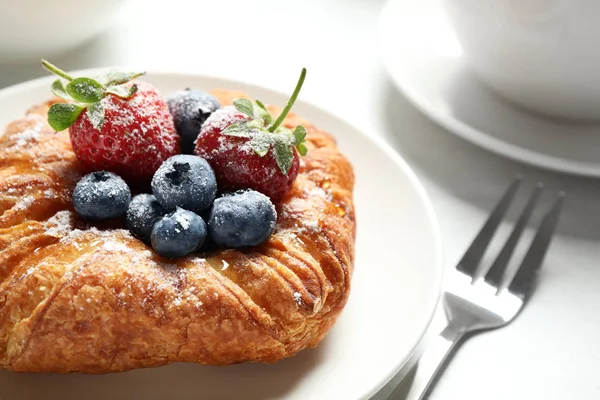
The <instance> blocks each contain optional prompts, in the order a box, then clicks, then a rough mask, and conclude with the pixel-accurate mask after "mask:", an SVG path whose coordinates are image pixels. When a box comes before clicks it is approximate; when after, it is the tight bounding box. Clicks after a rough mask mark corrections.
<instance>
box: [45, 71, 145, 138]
mask: <svg viewBox="0 0 600 400" xmlns="http://www.w3.org/2000/svg"><path fill="white" fill-rule="evenodd" d="M42 66H43V67H44V68H45V69H47V70H48V71H50V72H52V73H53V74H55V75H57V76H58V77H59V79H57V80H55V81H54V82H52V86H51V90H52V93H54V95H55V96H57V97H60V98H62V99H64V100H67V101H69V102H70V103H58V104H53V105H52V106H51V107H50V110H48V124H50V126H51V127H52V128H53V129H54V130H56V131H62V130H65V129H67V128H68V127H70V126H71V125H72V124H73V123H74V122H75V121H76V120H77V118H78V117H79V115H80V114H81V113H82V112H83V111H84V110H86V112H87V115H88V117H89V119H90V122H91V123H92V126H93V127H94V128H96V129H100V128H102V125H103V124H104V107H103V106H102V99H103V98H104V97H105V96H106V95H108V94H114V95H116V96H119V97H121V98H123V99H128V98H130V97H131V96H133V95H134V94H135V93H136V92H137V90H138V87H137V85H136V84H133V85H131V86H122V85H123V84H124V83H128V82H130V81H131V80H132V79H135V78H137V77H139V76H142V75H144V74H145V72H119V71H112V72H109V73H107V74H106V75H103V76H100V77H97V78H96V79H92V78H86V77H78V78H74V77H72V76H70V75H69V74H67V73H66V72H65V71H63V70H61V69H60V68H58V67H57V66H56V65H53V64H51V63H49V62H48V61H46V60H42ZM60 78H62V79H64V80H66V81H67V82H68V83H67V85H66V86H65V85H64V84H63V82H62V81H61V80H60Z"/></svg>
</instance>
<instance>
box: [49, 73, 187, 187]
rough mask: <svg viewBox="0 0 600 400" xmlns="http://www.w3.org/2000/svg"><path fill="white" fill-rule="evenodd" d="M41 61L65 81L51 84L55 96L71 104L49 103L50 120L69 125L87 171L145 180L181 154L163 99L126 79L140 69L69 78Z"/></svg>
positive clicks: (150, 88)
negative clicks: (102, 171) (129, 71)
mask: <svg viewBox="0 0 600 400" xmlns="http://www.w3.org/2000/svg"><path fill="white" fill-rule="evenodd" d="M42 64H43V66H44V67H45V68H46V69H48V70H49V71H51V72H53V73H54V74H56V75H58V76H60V77H61V78H64V79H66V80H67V81H68V83H67V85H66V86H63V83H62V81H61V80H60V79H57V80H56V81H54V83H53V84H52V91H53V92H54V94H55V95H57V96H59V97H61V98H63V99H65V100H68V101H69V102H68V103H58V104H54V105H53V106H52V107H50V110H49V111H48V123H49V124H50V126H52V127H53V128H54V129H56V130H57V131H61V130H64V129H67V128H69V134H70V136H71V144H72V145H73V151H74V152H75V155H76V156H77V158H78V159H79V160H80V161H81V162H82V163H83V164H84V165H86V166H87V167H88V168H90V170H95V171H97V170H107V171H112V172H115V173H117V174H118V175H120V176H122V177H124V178H129V179H134V180H140V181H149V180H150V179H151V178H152V176H153V174H154V172H155V171H156V170H157V169H158V167H160V165H161V164H162V163H163V161H165V160H166V159H167V158H169V157H171V156H173V155H175V154H178V153H179V136H178V135H177V133H176V131H175V125H174V123H173V118H172V117H171V115H170V114H169V108H168V106H167V104H166V102H165V101H164V100H163V98H162V97H161V96H160V94H159V93H158V91H157V90H156V89H155V88H154V87H153V86H151V85H149V84H147V83H144V82H138V83H132V82H130V81H131V80H132V79H134V78H136V77H138V76H140V75H142V74H143V73H120V72H112V73H109V74H107V75H106V76H103V77H100V78H97V79H91V78H85V77H80V78H73V77H71V76H69V75H68V74H66V73H65V72H64V71H62V70H60V69H59V68H57V67H56V66H54V65H52V64H50V63H48V62H47V61H42Z"/></svg>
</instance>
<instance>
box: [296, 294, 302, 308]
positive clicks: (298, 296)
mask: <svg viewBox="0 0 600 400" xmlns="http://www.w3.org/2000/svg"><path fill="white" fill-rule="evenodd" d="M294 301H295V302H296V304H298V305H301V304H302V295H301V294H300V293H298V292H294Z"/></svg>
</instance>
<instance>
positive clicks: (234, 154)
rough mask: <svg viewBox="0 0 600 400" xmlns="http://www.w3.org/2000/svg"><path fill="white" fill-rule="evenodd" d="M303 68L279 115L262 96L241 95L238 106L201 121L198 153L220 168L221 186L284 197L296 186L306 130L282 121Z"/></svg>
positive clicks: (288, 108) (222, 110)
mask: <svg viewBox="0 0 600 400" xmlns="http://www.w3.org/2000/svg"><path fill="white" fill-rule="evenodd" d="M305 76H306V70H305V69H303V70H302V74H301V75H300V79H299V80H298V83H297V85H296V88H295V90H294V93H293V94H292V96H291V97H290V100H289V101H288V103H287V105H286V107H285V108H284V109H283V111H282V112H281V114H280V115H279V117H277V119H274V118H273V116H272V115H271V114H270V113H269V111H268V110H267V108H266V107H265V106H264V104H263V103H261V102H260V101H258V100H257V101H256V102H254V103H253V102H251V101H250V100H247V99H237V100H235V101H234V102H233V104H234V105H233V106H228V107H225V108H223V109H221V110H218V111H216V112H214V113H213V114H212V115H211V116H210V117H209V118H208V119H207V120H206V122H205V123H204V125H203V126H202V130H201V131H200V135H199V136H198V139H197V140H196V149H195V154H196V155H199V156H201V157H204V158H205V159H206V160H207V161H208V162H209V163H210V165H211V166H212V167H213V169H214V171H215V175H216V176H217V181H218V182H219V188H220V189H225V190H237V189H246V188H251V189H255V190H258V191H259V192H262V193H264V194H265V195H267V196H269V197H270V198H271V200H272V201H273V202H275V203H277V202H279V201H281V200H282V199H283V197H284V196H285V195H286V193H287V192H288V191H289V190H290V188H291V187H292V184H293V183H294V180H295V179H296V176H297V175H298V169H299V156H298V154H300V155H305V154H306V151H307V149H306V146H305V145H304V138H305V136H306V129H305V128H304V127H302V126H297V127H296V128H295V129H294V130H293V131H292V130H290V129H287V128H285V127H283V126H282V125H281V124H282V122H283V120H284V119H285V117H286V116H287V114H288V113H289V111H290V109H291V108H292V106H293V105H294V102H295V101H296V98H297V97H298V93H299V92H300V89H301V87H302V84H303V82H304V78H305Z"/></svg>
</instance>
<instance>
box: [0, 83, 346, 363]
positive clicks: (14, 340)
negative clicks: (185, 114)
mask: <svg viewBox="0 0 600 400" xmlns="http://www.w3.org/2000/svg"><path fill="white" fill-rule="evenodd" d="M213 94H215V95H216V96H217V98H218V99H219V100H220V102H221V104H223V105H227V104H231V103H232V100H233V99H234V98H239V97H247V96H246V95H245V94H244V93H241V92H235V91H224V90H217V91H213ZM50 104H52V102H51V101H50V102H47V103H44V104H41V105H39V106H35V107H33V108H32V109H31V110H29V112H28V113H27V115H26V116H25V117H24V118H22V119H20V120H17V121H15V122H13V123H12V124H10V125H9V126H8V128H7V131H6V133H5V134H4V135H3V136H2V137H1V138H0V367H2V368H4V369H9V370H13V371H28V372H57V373H68V372H81V373H107V372H118V371H125V370H130V369H134V368H144V367H156V366H160V365H164V364H168V363H171V362H194V363H203V364H212V365H225V364H232V363H239V362H245V361H251V362H266V363H273V362H275V361H278V360H280V359H282V358H285V357H289V356H292V355H294V354H295V353H297V352H298V351H300V350H302V349H304V348H307V347H314V346H316V345H317V344H318V343H319V342H320V341H321V340H322V339H323V338H324V336H325V335H326V333H327V331H328V330H329V329H330V328H331V326H332V325H333V324H334V322H335V320H336V318H337V317H338V315H339V314H340V312H341V311H342V308H343V307H344V305H345V303H346V300H347V298H348V295H349V290H350V279H351V275H352V270H353V261H354V237H355V214H354V206H353V201H352V189H353V185H354V175H353V170H352V167H351V165H350V163H349V162H348V160H347V159H346V158H345V157H344V156H343V155H342V154H341V153H340V151H339V150H338V149H337V147H336V144H335V141H334V139H333V138H332V137H331V136H330V135H329V134H327V133H326V132H323V131H321V130H319V129H318V128H316V127H314V126H313V125H311V124H310V123H309V122H307V121H305V120H303V119H301V118H300V117H298V116H297V115H294V114H291V115H289V116H288V118H287V119H286V124H287V125H288V126H292V127H293V126H295V125H297V124H302V125H304V126H305V127H306V128H307V129H308V132H309V133H308V136H307V142H308V143H307V147H308V148H309V152H308V154H307V156H305V157H303V158H302V160H301V169H300V174H299V176H298V178H297V179H296V181H295V183H294V187H293V189H292V190H291V192H290V193H289V194H288V195H287V197H286V198H285V199H284V201H283V202H281V203H280V204H278V206H277V211H278V215H279V217H278V222H277V228H276V231H275V233H274V234H273V235H272V237H271V238H270V239H269V241H268V242H266V243H265V244H263V245H261V246H259V247H256V248H251V249H246V250H222V251H215V252H212V253H208V254H196V255H194V256H192V257H187V258H183V259H179V260H168V259H162V258H160V257H159V256H157V255H156V254H155V253H153V252H152V250H151V249H150V248H149V247H147V246H146V245H144V244H143V243H142V242H140V241H139V240H137V239H135V238H133V237H132V236H131V235H130V234H129V233H128V232H127V231H126V230H123V229H121V227H119V226H98V225H96V226H94V227H91V226H87V225H85V224H84V223H83V222H82V221H79V220H77V219H76V218H75V215H74V213H73V212H72V206H71V192H72V189H73V187H74V185H75V183H76V182H77V180H78V179H79V178H80V177H81V176H83V174H85V173H86V172H87V171H84V170H83V168H82V167H81V165H80V164H79V163H78V162H77V159H76V157H75V155H74V153H73V152H72V150H71V145H70V141H69V135H68V131H63V132H58V133H56V132H54V131H53V130H52V129H51V128H50V127H49V126H48V125H47V123H46V113H47V110H48V107H49V105H50ZM272 111H273V112H277V111H276V110H275V109H273V110H272Z"/></svg>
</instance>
